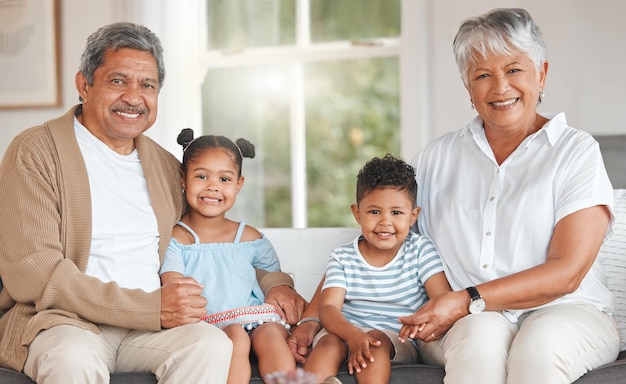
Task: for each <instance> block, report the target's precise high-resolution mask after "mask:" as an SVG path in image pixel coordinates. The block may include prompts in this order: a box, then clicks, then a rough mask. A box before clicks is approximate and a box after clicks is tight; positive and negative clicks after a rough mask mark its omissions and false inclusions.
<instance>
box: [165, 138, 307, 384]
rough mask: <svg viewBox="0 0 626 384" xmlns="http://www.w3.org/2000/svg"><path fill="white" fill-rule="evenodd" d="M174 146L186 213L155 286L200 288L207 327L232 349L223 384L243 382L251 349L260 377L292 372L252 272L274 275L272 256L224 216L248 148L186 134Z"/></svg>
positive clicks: (259, 239) (257, 236) (250, 231)
mask: <svg viewBox="0 0 626 384" xmlns="http://www.w3.org/2000/svg"><path fill="white" fill-rule="evenodd" d="M178 143H179V144H182V146H183V150H184V152H183V161H182V171H181V178H182V187H183V193H184V194H185V198H186V200H187V205H188V208H187V211H186V212H185V214H184V215H183V217H182V218H181V220H180V221H179V222H178V223H177V225H176V226H175V227H174V229H173V231H172V240H171V242H170V245H169V247H168V250H167V253H166V255H165V260H164V261H163V266H162V267H161V282H162V284H165V283H167V282H168V281H171V280H173V279H177V278H180V277H183V276H191V277H193V278H194V279H196V280H197V281H198V282H199V283H200V284H202V286H203V296H204V297H205V298H206V299H207V301H208V303H207V310H208V313H209V316H207V321H208V322H210V323H212V324H215V325H217V326H219V327H221V328H223V330H224V332H226V334H227V335H228V337H230V339H231V340H232V342H233V356H232V360H231V364H230V373H229V377H228V383H231V384H232V383H249V382H250V376H251V367H250V360H249V356H250V348H251V347H252V349H253V350H254V352H255V354H256V355H257V358H258V366H259V372H260V373H261V375H262V376H263V375H265V374H270V373H273V372H278V371H291V370H294V369H295V368H296V363H295V360H294V358H293V356H292V354H291V351H290V349H289V346H288V345H287V342H286V339H287V336H288V331H287V329H286V326H285V325H284V321H283V320H282V319H280V316H278V314H277V312H276V310H275V309H274V308H273V307H272V306H271V305H268V304H265V305H263V301H264V296H263V292H262V291H261V288H260V287H259V284H258V282H257V278H256V272H255V268H260V269H264V270H267V271H270V272H274V271H278V270H279V269H280V264H279V261H278V256H277V255H276V252H275V251H274V248H273V247H272V244H271V243H270V242H269V240H268V239H266V238H265V237H264V236H263V235H262V234H261V233H260V232H259V231H258V230H256V229H255V228H253V227H251V226H249V225H246V224H245V223H244V222H243V221H242V222H235V221H232V220H229V219H227V218H226V217H225V214H226V212H227V211H228V210H229V209H230V208H231V207H232V206H233V204H235V200H236V199H237V193H238V192H239V190H240V189H241V187H242V186H243V181H244V178H243V176H242V175H241V165H242V158H243V157H250V158H252V157H254V145H252V144H251V143H250V142H248V141H247V140H245V139H238V140H237V144H235V143H233V142H232V141H231V140H230V139H228V138H226V137H224V136H213V135H209V136H201V137H199V138H197V139H195V140H194V139H193V131H192V130H191V129H189V128H186V129H184V130H183V131H182V132H181V133H180V135H179V136H178ZM268 309H269V310H268ZM248 332H249V335H248Z"/></svg>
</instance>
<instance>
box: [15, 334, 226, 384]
mask: <svg viewBox="0 0 626 384" xmlns="http://www.w3.org/2000/svg"><path fill="white" fill-rule="evenodd" d="M100 328H101V330H102V332H101V333H100V334H95V333H93V332H90V331H87V330H84V329H82V328H79V327H75V326H71V325H58V326H55V327H52V328H50V329H48V330H45V331H42V332H40V333H39V334H38V335H37V337H35V339H34V340H33V342H32V343H31V345H30V347H29V349H28V358H27V359H26V364H25V366H24V373H25V374H26V375H27V376H29V377H30V378H31V379H32V380H33V381H35V382H37V383H39V384H45V383H54V384H58V383H68V384H70V383H77V384H78V383H80V384H84V383H90V384H92V383H93V384H100V383H109V381H110V373H114V372H152V373H154V374H155V375H156V377H157V380H158V381H159V383H170V384H176V383H215V384H218V383H219V384H223V383H226V380H227V377H228V367H229V365H230V358H231V355H232V343H231V341H230V340H229V339H228V337H227V336H226V334H225V333H224V332H222V331H221V330H219V329H218V328H216V327H214V326H212V325H209V324H207V323H205V322H200V323H195V324H189V325H184V326H180V327H176V328H172V329H167V330H163V331H160V332H147V331H137V330H128V329H123V328H118V327H112V326H100Z"/></svg>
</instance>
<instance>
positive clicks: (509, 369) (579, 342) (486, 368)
mask: <svg viewBox="0 0 626 384" xmlns="http://www.w3.org/2000/svg"><path fill="white" fill-rule="evenodd" d="M619 342H620V333H619V329H618V326H617V323H616V322H615V320H614V319H613V317H612V316H610V315H607V314H606V313H604V312H601V311H600V310H598V309H597V308H596V307H594V306H593V305H590V304H586V303H568V304H559V305H554V306H550V307H546V308H541V309H538V310H535V311H532V312H529V313H526V314H524V315H523V316H522V317H520V319H519V322H518V323H517V324H512V323H511V322H509V321H508V320H507V319H506V318H505V317H504V316H503V315H502V314H501V313H500V312H490V311H487V312H483V313H480V314H475V315H468V316H465V317H463V318H461V319H460V320H458V321H457V322H456V323H455V324H454V326H452V328H450V330H449V331H448V332H447V333H446V334H445V335H444V336H443V337H442V338H441V339H440V340H437V341H435V342H431V343H419V350H420V353H421V356H422V358H423V359H424V361H425V362H427V363H430V364H434V365H439V366H444V367H445V371H446V375H445V378H444V383H445V384H461V383H462V384H466V383H481V384H504V383H506V384H537V383H550V384H559V383H563V384H565V383H572V382H574V381H576V380H577V379H578V378H579V377H581V376H582V375H584V374H585V373H586V372H588V371H590V370H592V369H594V368H597V367H599V366H601V365H603V364H607V363H610V362H612V361H614V360H615V359H616V357H617V354H618V353H619Z"/></svg>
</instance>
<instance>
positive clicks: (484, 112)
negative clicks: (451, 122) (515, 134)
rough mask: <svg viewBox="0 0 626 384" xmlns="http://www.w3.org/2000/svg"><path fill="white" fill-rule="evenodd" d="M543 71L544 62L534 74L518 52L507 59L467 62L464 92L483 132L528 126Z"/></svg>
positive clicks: (532, 120) (544, 75) (491, 56)
mask: <svg viewBox="0 0 626 384" xmlns="http://www.w3.org/2000/svg"><path fill="white" fill-rule="evenodd" d="M547 69H548V64H547V63H544V65H543V67H542V69H541V71H540V73H537V67H536V66H535V63H534V62H533V61H532V60H530V59H529V58H528V56H527V55H525V54H523V53H521V52H519V51H513V53H512V54H511V55H510V56H498V55H494V54H491V55H488V56H487V57H484V58H479V59H477V60H476V61H475V62H473V63H471V64H470V66H469V68H468V83H467V89H468V91H469V94H470V97H471V99H472V103H473V104H474V106H475V107H476V111H477V112H478V114H479V115H480V117H481V118H482V119H483V121H484V123H485V129H507V128H513V129H516V128H520V129H527V128H528V127H529V126H531V125H532V124H533V123H534V121H535V117H536V109H537V104H538V100H539V95H540V94H541V90H542V89H543V86H544V84H545V79H546V72H547Z"/></svg>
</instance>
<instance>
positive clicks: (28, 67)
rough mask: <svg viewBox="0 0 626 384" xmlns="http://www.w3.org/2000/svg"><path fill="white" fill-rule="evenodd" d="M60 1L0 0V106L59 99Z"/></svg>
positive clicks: (38, 104) (53, 103)
mask: <svg viewBox="0 0 626 384" xmlns="http://www.w3.org/2000/svg"><path fill="white" fill-rule="evenodd" d="M58 1H60V0H0V108H41V107H57V106H59V105H60V102H61V89H60V77H61V76H60V73H61V71H60V64H59V63H60V57H59V56H60V46H59V22H58V21H59V20H58V19H59V9H58Z"/></svg>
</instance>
